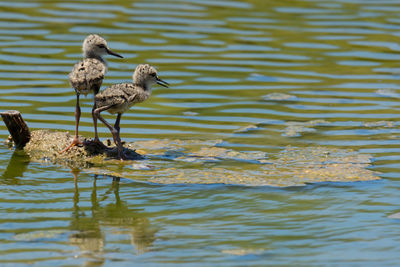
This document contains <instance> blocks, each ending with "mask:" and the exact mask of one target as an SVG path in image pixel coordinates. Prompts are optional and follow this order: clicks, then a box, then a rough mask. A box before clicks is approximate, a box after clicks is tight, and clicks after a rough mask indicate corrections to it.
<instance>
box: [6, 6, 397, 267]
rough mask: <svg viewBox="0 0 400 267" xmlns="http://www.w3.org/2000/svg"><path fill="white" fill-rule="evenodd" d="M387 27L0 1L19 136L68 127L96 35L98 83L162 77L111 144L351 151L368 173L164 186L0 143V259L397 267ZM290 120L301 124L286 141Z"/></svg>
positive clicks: (376, 19) (302, 13)
mask: <svg viewBox="0 0 400 267" xmlns="http://www.w3.org/2000/svg"><path fill="white" fill-rule="evenodd" d="M399 30H400V17H399V7H398V4H397V2H396V1H391V0H387V1H357V0H354V1H341V0H327V1H311V0H308V1H307V0H303V1H257V0H248V1H228V0H227V1H169V0H166V1H135V2H130V1H107V0H105V1H95V2H93V1H75V2H74V1H73V2H68V3H67V2H63V1H35V2H19V1H17V2H15V1H14V2H7V1H3V2H0V81H1V82H0V107H1V109H2V110H7V109H18V110H20V111H21V113H22V114H23V116H24V118H25V119H26V121H27V122H28V124H29V126H30V127H31V128H32V129H42V128H46V129H54V130H68V131H71V132H72V130H73V127H74V126H73V125H74V115H73V114H74V105H75V95H74V93H73V90H72V89H71V88H70V86H69V84H68V81H67V74H68V73H69V71H70V70H71V68H72V66H73V64H74V63H75V62H76V61H78V60H79V58H80V57H81V50H80V46H81V42H82V40H83V39H84V37H85V36H86V35H87V34H88V33H93V32H96V33H100V34H102V35H103V36H104V37H106V38H107V40H108V43H109V45H110V47H111V48H112V49H113V50H115V51H116V52H118V53H120V54H122V55H124V57H125V59H124V60H120V59H117V58H110V57H109V58H108V62H109V72H108V75H107V77H106V79H105V80H104V85H103V88H105V87H107V86H109V85H110V84H113V83H117V82H122V81H129V80H130V79H131V75H132V71H133V70H134V68H135V66H136V65H137V64H138V63H150V64H152V65H155V66H156V67H157V68H158V70H159V72H160V76H162V78H163V79H165V80H166V81H168V82H169V83H170V84H171V88H170V89H166V88H162V87H157V88H155V89H154V91H153V96H152V98H151V99H150V100H148V101H147V102H146V103H143V104H141V105H138V106H136V107H134V108H133V109H132V110H131V111H130V112H128V113H126V114H124V116H123V117H122V124H121V127H122V133H121V135H122V138H123V139H125V140H127V141H145V140H152V139H176V138H178V139H184V140H214V139H220V140H223V142H222V144H221V146H222V147H226V148H230V149H235V150H238V151H249V152H251V151H261V152H265V153H266V155H268V156H273V155H276V154H278V153H279V152H280V151H282V150H283V149H285V147H287V146H288V145H290V146H292V147H299V148H305V147H309V146H322V147H329V148H337V149H354V150H355V151H358V153H361V154H370V155H371V156H372V157H373V164H372V166H371V167H370V169H371V170H373V171H376V172H379V176H380V177H381V178H382V179H381V180H378V181H370V182H352V183H317V184H309V185H306V186H301V187H286V188H275V187H268V186H262V187H246V186H235V185H226V184H215V185H193V184H189V185H188V184H169V185H163V184H155V183H149V182H146V177H145V175H143V176H139V177H137V179H134V180H132V179H124V178H122V179H120V180H117V179H114V180H113V179H112V177H108V176H105V177H103V176H95V175H93V174H90V173H86V172H79V171H78V170H71V169H68V168H64V167H60V166H53V165H51V164H49V165H43V164H39V163H34V162H30V163H29V161H28V159H27V158H26V156H24V155H21V154H20V153H15V154H14V153H13V150H10V149H8V148H7V146H5V145H2V146H0V162H1V164H0V173H1V174H2V179H1V182H0V206H1V209H0V214H1V215H2V216H1V217H2V219H0V246H1V248H2V249H1V252H0V254H1V256H0V265H5V266H7V265H8V266H16V265H19V264H20V265H27V264H32V265H37V266H54V265H69V266H78V265H84V264H88V265H89V264H93V265H98V266H101V265H111V264H113V265H121V266H124V265H128V264H129V263H131V262H135V263H136V264H137V265H151V266H168V265H169V266H176V265H180V264H182V265H188V266H205V265H206V266H246V265H258V266H260V265H267V264H271V265H289V264H290V265H300V266H313V265H338V264H339V265H365V264H368V265H377V264H379V265H386V266H389V265H395V266H397V265H398V260H399V256H398V255H399V252H400V250H399V245H398V244H399V242H400V237H399V235H398V233H399V231H400V224H399V221H398V220H396V219H391V218H388V216H389V215H391V214H393V213H396V212H399V211H400V207H399V204H398V188H399V186H400V184H399V178H400V165H399V164H398V161H399V159H400V157H399V153H400V141H399V138H400V135H399V130H398V126H399V123H398V112H399V104H398V103H399V102H398V100H399V96H400V95H399V94H398V93H397V90H398V89H399V88H400V86H399V85H398V84H399V79H400V75H399V73H400V65H399V59H400V56H399V53H398V52H399V50H400V47H399V44H398V43H399V36H400V34H399V33H400V31H399ZM271 94H272V96H275V99H274V98H273V99H271V97H270V96H271ZM277 94H280V96H282V95H283V94H284V95H286V96H287V97H286V100H283V101H279V100H277V99H276V96H277ZM268 95H269V97H268ZM278 96H279V95H278ZM91 103H92V101H91V98H90V97H88V98H86V99H83V101H82V118H81V124H80V130H81V134H83V135H85V136H92V135H93V128H92V120H91V117H90V110H91ZM105 117H106V118H107V119H108V120H110V121H112V120H113V119H114V117H113V116H111V115H106V116H105ZM317 119H318V120H323V121H324V122H323V123H320V124H317V125H312V123H311V124H310V123H309V122H310V121H313V120H317ZM296 123H302V125H309V126H307V128H308V129H305V130H304V131H297V132H294V133H293V132H291V131H290V129H291V128H290V127H293V125H294V124H296ZM310 125H311V126H310ZM248 126H254V127H250V128H248V129H249V130H241V129H244V128H243V127H248ZM245 129H246V128H245ZM99 130H100V135H101V138H109V137H110V134H109V132H108V129H107V128H105V127H103V126H102V127H100V129H99ZM7 136H8V132H7V130H6V128H5V126H4V125H3V124H1V125H0V138H1V139H5V138H6V137H7ZM171 164H174V163H173V162H172V163H171ZM207 164H208V163H207ZM212 164H214V165H212V166H213V167H219V166H220V165H219V164H220V163H218V162H216V163H212ZM235 164H241V163H235ZM242 164H243V166H242V168H243V170H244V171H248V170H249V169H248V168H250V167H249V165H248V164H246V163H242ZM239 166H241V165H239ZM74 177H76V182H74Z"/></svg>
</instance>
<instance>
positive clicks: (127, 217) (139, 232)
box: [69, 170, 157, 265]
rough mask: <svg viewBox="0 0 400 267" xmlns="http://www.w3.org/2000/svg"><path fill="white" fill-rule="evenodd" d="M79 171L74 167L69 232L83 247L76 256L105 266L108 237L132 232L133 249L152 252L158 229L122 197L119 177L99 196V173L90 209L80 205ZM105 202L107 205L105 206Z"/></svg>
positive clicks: (137, 252) (73, 241)
mask: <svg viewBox="0 0 400 267" xmlns="http://www.w3.org/2000/svg"><path fill="white" fill-rule="evenodd" d="M78 173H79V170H73V174H74V176H75V192H74V197H73V201H74V206H73V213H72V219H71V224H70V229H71V230H72V231H73V233H72V234H70V235H69V242H70V244H72V245H74V246H77V247H78V248H79V253H78V255H76V257H84V258H88V262H86V264H89V265H92V264H95V265H102V264H103V263H104V261H105V256H104V248H105V246H106V238H107V237H108V238H109V239H113V240H115V239H114V238H113V237H112V235H129V236H130V240H131V244H132V246H133V251H134V253H136V254H142V253H145V252H147V251H149V250H150V249H151V246H152V244H153V242H154V241H155V239H156V237H155V234H156V231H157V230H156V228H155V227H152V226H151V224H150V221H149V219H148V218H145V217H143V215H141V214H140V213H139V212H138V209H132V208H129V207H128V203H127V202H126V201H123V200H121V198H120V195H119V186H120V183H119V178H117V177H112V179H113V180H112V183H111V186H110V188H109V189H108V190H107V191H106V192H104V194H102V195H99V196H98V192H97V190H98V188H97V180H98V177H97V176H95V179H94V181H93V186H92V193H91V208H90V212H88V211H86V210H83V209H82V208H80V206H79V200H80V194H79V187H78V179H77V176H78ZM107 178H108V177H107ZM99 190H100V189H99ZM112 195H113V196H114V201H112V202H110V200H109V198H110V197H112ZM102 203H107V204H105V205H102ZM110 230H111V231H110ZM113 245H115V242H113Z"/></svg>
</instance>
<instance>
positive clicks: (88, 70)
mask: <svg viewBox="0 0 400 267" xmlns="http://www.w3.org/2000/svg"><path fill="white" fill-rule="evenodd" d="M82 50H83V57H84V59H83V60H81V61H79V62H78V63H76V64H75V65H74V67H73V68H72V71H71V73H70V74H69V82H70V84H71V86H72V87H73V88H74V89H75V92H76V107H75V136H74V139H73V141H72V143H71V145H69V146H68V147H67V148H66V149H64V150H63V151H62V152H64V151H67V150H68V149H69V148H71V147H72V146H74V145H77V144H79V143H80V142H79V140H78V126H79V119H80V116H81V108H80V105H79V96H80V95H81V94H84V95H87V94H89V93H93V94H94V95H96V94H97V93H98V92H99V90H100V87H101V84H102V82H103V79H104V75H105V73H106V72H107V64H106V61H105V60H104V59H103V58H102V57H101V56H102V55H105V54H110V55H113V56H116V57H120V58H122V56H121V55H119V54H117V53H114V52H113V51H111V50H110V49H109V48H108V46H107V42H106V40H105V39H104V38H102V37H101V36H99V35H97V34H90V35H88V36H87V37H86V38H85V40H84V41H83V44H82ZM94 109H95V106H94V107H93V110H94ZM92 115H93V112H92ZM93 121H94V123H96V121H95V120H94V118H93ZM95 128H97V127H96V125H95ZM95 140H96V141H99V139H98V137H97V135H96V137H95Z"/></svg>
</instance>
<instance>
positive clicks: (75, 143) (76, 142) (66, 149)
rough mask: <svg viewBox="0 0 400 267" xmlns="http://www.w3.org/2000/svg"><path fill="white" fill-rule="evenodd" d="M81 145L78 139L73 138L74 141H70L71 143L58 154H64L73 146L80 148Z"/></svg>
mask: <svg viewBox="0 0 400 267" xmlns="http://www.w3.org/2000/svg"><path fill="white" fill-rule="evenodd" d="M82 145H83V143H82V142H81V141H79V139H78V137H74V140H72V143H71V144H70V145H69V146H68V147H67V148H65V149H64V150H62V151H60V152H59V153H60V154H62V153H64V152H66V151H68V150H70V149H71V148H72V147H74V146H82Z"/></svg>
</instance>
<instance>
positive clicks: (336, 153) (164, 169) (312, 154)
mask: <svg viewBox="0 0 400 267" xmlns="http://www.w3.org/2000/svg"><path fill="white" fill-rule="evenodd" d="M313 123H315V124H317V122H313ZM310 124H312V123H311V122H310ZM71 140H72V136H71V135H70V134H69V133H67V132H51V131H46V130H40V131H33V132H32V138H31V141H30V142H29V143H28V144H27V145H26V147H25V148H24V150H25V151H26V153H27V154H28V155H29V157H30V160H31V161H36V162H50V163H53V164H59V165H63V166H68V167H70V168H79V169H81V170H83V171H86V172H88V173H94V174H97V175H108V176H113V177H121V178H127V179H133V180H135V181H144V182H151V183H159V184H176V183H179V184H216V183H223V184H234V185H247V186H264V185H268V186H299V185H305V184H307V183H315V182H327V181H335V182H351V181H367V180H377V179H380V178H379V177H378V176H377V174H376V173H375V172H373V171H371V170H369V169H367V167H368V166H369V165H370V164H371V156H370V155H366V154H359V153H357V152H356V151H353V150H346V149H337V148H327V147H305V148H302V147H290V146H288V147H286V148H285V149H284V150H282V151H279V152H276V153H269V154H268V157H267V154H266V152H263V151H238V150H235V149H233V148H225V147H223V146H222V145H223V141H222V140H179V139H173V140H170V139H163V140H147V141H138V142H135V143H125V144H124V146H125V148H124V152H125V153H126V154H127V155H128V158H129V159H130V160H127V161H123V162H122V161H120V160H117V159H115V158H116V156H117V151H116V149H115V147H110V148H108V147H105V146H99V145H96V144H94V143H93V142H90V141H87V140H84V139H83V138H82V141H83V142H84V145H83V146H81V147H73V148H71V150H69V151H67V152H64V153H59V151H62V149H64V148H65V147H66V146H67V145H69V143H70V142H71ZM133 148H135V149H138V151H140V153H141V154H143V155H145V157H144V156H141V155H140V154H138V153H137V152H135V150H133ZM144 158H146V160H145V161H144V160H143V159H144Z"/></svg>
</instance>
